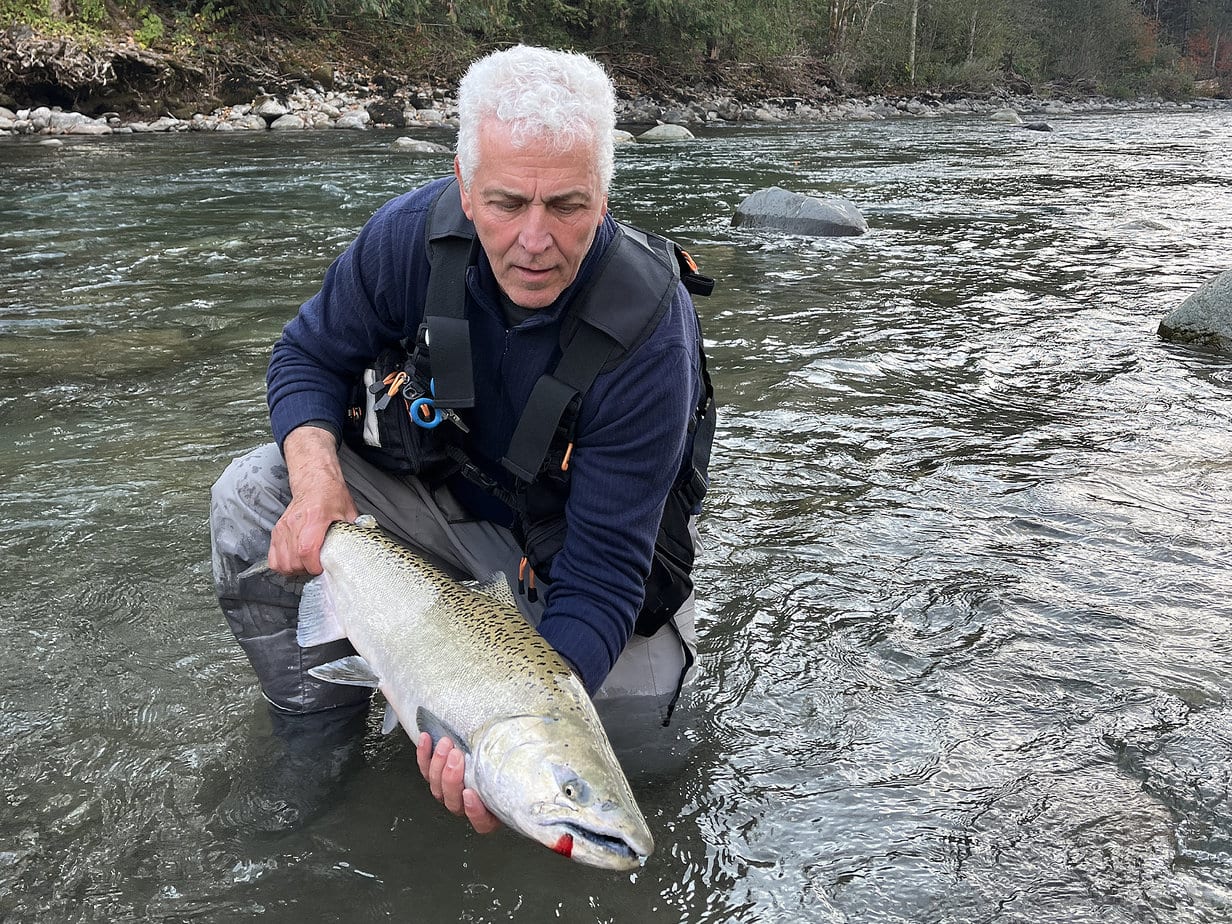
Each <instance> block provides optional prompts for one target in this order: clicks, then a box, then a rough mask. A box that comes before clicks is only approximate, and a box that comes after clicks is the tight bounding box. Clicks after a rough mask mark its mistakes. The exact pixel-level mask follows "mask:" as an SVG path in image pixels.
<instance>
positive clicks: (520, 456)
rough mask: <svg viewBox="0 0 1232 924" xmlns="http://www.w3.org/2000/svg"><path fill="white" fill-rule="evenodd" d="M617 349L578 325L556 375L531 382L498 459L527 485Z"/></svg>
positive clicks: (600, 335)
mask: <svg viewBox="0 0 1232 924" xmlns="http://www.w3.org/2000/svg"><path fill="white" fill-rule="evenodd" d="M620 351H621V346H620V344H619V343H618V342H616V341H615V340H614V339H612V338H611V337H610V336H608V335H607V334H605V333H604V332H603V331H601V330H599V329H598V328H597V327H591V326H590V325H589V324H580V325H578V329H577V332H576V333H575V334H574V336H573V340H571V341H570V343H569V348H568V349H567V350H565V352H564V354H563V355H562V356H561V358H560V362H559V363H558V364H557V366H556V369H555V371H554V372H552V373H551V374H546V373H545V374H544V375H541V376H540V377H539V380H538V381H537V382H535V387H534V389H533V390H532V391H531V393H530V399H529V400H528V401H527V402H526V408H525V410H524V411H523V412H522V417H521V419H520V420H519V421H518V426H517V429H516V430H514V431H513V438H512V439H511V440H510V441H509V451H508V452H507V453H506V454H505V457H504V458H503V459H501V465H503V466H504V467H505V470H506V471H508V472H509V473H510V474H512V475H513V476H514V477H515V478H517V479H518V480H519V481H523V482H526V483H530V482H532V481H534V480H535V478H536V477H538V475H539V470H540V468H541V467H542V465H543V460H544V459H546V458H547V455H548V453H549V451H550V450H551V448H552V443H553V441H554V439H555V438H556V432H557V430H558V429H559V428H560V426H561V422H562V420H564V419H565V415H566V412H571V413H569V417H568V424H567V425H568V426H571V425H572V423H573V420H574V419H575V418H576V416H577V405H578V404H579V403H580V400H581V396H582V395H584V394H586V392H587V391H589V390H590V386H591V385H592V384H593V383H594V381H595V377H596V376H598V374H599V371H600V370H601V369H602V368H603V367H604V365H605V364H606V363H607V361H608V359H609V358H611V357H612V356H613V355H614V354H616V353H619V352H620Z"/></svg>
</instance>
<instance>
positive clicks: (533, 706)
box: [321, 523, 606, 739]
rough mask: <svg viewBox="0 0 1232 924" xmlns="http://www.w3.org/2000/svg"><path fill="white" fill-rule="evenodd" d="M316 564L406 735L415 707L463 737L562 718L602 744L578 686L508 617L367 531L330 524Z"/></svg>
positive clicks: (512, 613)
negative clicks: (523, 721) (505, 720)
mask: <svg viewBox="0 0 1232 924" xmlns="http://www.w3.org/2000/svg"><path fill="white" fill-rule="evenodd" d="M321 563H322V565H323V566H324V568H325V571H326V574H327V576H328V584H329V592H330V595H331V597H332V599H333V602H334V606H335V609H336V610H337V611H338V613H339V617H340V619H341V621H342V622H343V625H344V627H345V629H346V632H347V635H348V637H349V638H350V640H351V643H352V644H353V645H354V647H355V649H356V651H358V652H359V653H360V654H362V655H364V657H365V658H366V659H367V661H368V663H369V664H370V665H371V666H372V667H373V669H374V670H375V671H376V673H377V675H378V676H379V677H380V678H381V691H382V693H384V694H385V697H386V699H387V700H388V701H389V702H390V703H392V704H393V707H394V711H395V712H396V713H397V715H398V718H399V719H400V720H401V721H402V723H403V725H404V726H405V727H407V728H408V729H409V728H411V727H414V725H415V713H416V709H417V708H418V707H420V706H422V707H424V708H425V709H427V710H429V711H430V712H432V713H433V714H435V715H436V716H438V717H439V718H440V719H441V720H442V721H444V722H446V723H448V724H449V725H450V726H451V727H452V728H453V729H454V731H456V732H457V733H458V734H459V735H461V736H463V737H466V738H469V737H471V736H472V735H473V733H474V732H475V731H476V730H477V729H479V728H481V727H482V726H483V725H484V724H485V723H487V722H488V721H490V720H491V719H492V718H494V717H500V716H507V715H524V714H534V715H541V714H554V715H561V714H562V713H572V714H574V715H575V716H577V717H578V718H579V719H582V720H583V721H584V722H585V724H586V725H587V726H588V727H590V728H592V729H595V730H597V734H598V735H601V736H603V738H604V739H605V738H606V736H605V735H603V732H602V731H601V725H600V723H599V721H598V718H597V716H596V715H595V713H594V708H593V706H592V705H591V703H590V701H589V699H588V697H587V696H586V692H585V689H584V688H583V687H582V685H581V683H580V681H579V680H578V679H577V678H576V677H575V676H574V675H573V672H572V671H571V670H569V667H568V665H566V664H565V662H564V661H563V660H562V659H561V657H560V656H559V655H558V654H557V653H556V651H555V650H554V649H553V648H552V647H551V646H550V645H549V644H548V643H547V642H546V641H545V640H544V639H543V637H542V636H541V635H540V634H539V633H538V632H537V631H535V629H534V628H532V627H531V626H530V625H529V624H528V623H527V622H526V621H525V620H524V619H523V618H522V615H521V613H519V612H518V611H517V609H516V608H512V607H510V606H508V605H504V604H501V603H499V602H498V601H496V600H494V599H492V598H490V597H487V596H485V595H484V594H481V593H477V592H476V591H474V590H471V589H470V588H468V587H465V586H463V585H461V584H458V583H457V582H456V581H454V580H453V579H451V578H450V577H449V576H448V575H447V574H445V573H444V572H443V571H441V570H440V569H439V568H436V567H435V566H433V565H431V564H429V563H428V562H426V561H424V560H423V559H422V558H420V557H419V556H418V555H416V554H415V553H414V552H412V551H410V550H409V549H406V548H405V547H403V546H401V545H399V544H397V543H396V542H394V541H393V540H391V539H390V538H389V537H387V536H386V535H385V534H384V533H382V532H381V531H380V530H378V529H374V528H365V527H362V526H356V525H354V524H350V523H335V524H334V525H333V526H332V527H331V528H330V531H329V533H328V534H327V536H326V540H325V543H324V545H323V546H322V549H321Z"/></svg>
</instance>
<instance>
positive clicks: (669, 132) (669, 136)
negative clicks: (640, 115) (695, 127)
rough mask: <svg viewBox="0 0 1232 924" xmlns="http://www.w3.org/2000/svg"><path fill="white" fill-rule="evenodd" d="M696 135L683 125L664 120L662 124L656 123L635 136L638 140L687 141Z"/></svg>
mask: <svg viewBox="0 0 1232 924" xmlns="http://www.w3.org/2000/svg"><path fill="white" fill-rule="evenodd" d="M694 137H696V136H695V135H694V134H693V133H692V132H691V131H689V130H688V129H687V128H685V127H684V126H683V125H675V124H672V123H670V122H666V123H664V124H663V125H656V126H655V127H654V128H650V129H647V130H646V131H644V132H642V133H641V134H640V135H638V136H637V140H638V141H651V142H655V141H688V140H690V139H691V138H694Z"/></svg>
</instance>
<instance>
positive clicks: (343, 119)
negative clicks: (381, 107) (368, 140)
mask: <svg viewBox="0 0 1232 924" xmlns="http://www.w3.org/2000/svg"><path fill="white" fill-rule="evenodd" d="M371 121H372V116H370V115H368V110H367V109H352V110H350V111H349V112H344V113H343V114H342V115H340V116H338V118H337V119H336V120H335V122H334V128H349V129H351V130H352V131H361V132H362V131H365V130H366V129H367V128H368V123H369V122H371Z"/></svg>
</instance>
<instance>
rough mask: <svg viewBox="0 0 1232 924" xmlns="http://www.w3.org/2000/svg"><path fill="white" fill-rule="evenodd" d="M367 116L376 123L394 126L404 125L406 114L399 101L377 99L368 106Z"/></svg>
mask: <svg viewBox="0 0 1232 924" xmlns="http://www.w3.org/2000/svg"><path fill="white" fill-rule="evenodd" d="M368 117H369V118H370V119H372V121H373V122H376V123H377V124H378V125H391V126H393V127H394V128H404V127H405V126H406V114H405V113H404V112H403V111H402V105H401V104H400V103H390V102H384V101H378V102H375V103H371V104H369V106H368Z"/></svg>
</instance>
